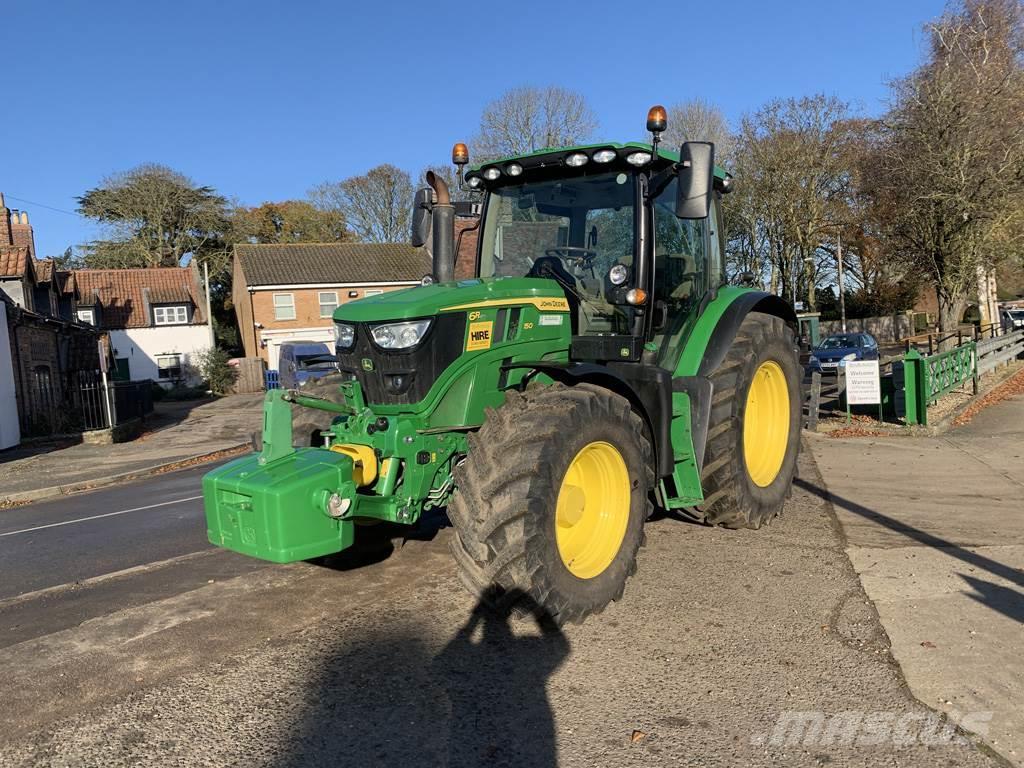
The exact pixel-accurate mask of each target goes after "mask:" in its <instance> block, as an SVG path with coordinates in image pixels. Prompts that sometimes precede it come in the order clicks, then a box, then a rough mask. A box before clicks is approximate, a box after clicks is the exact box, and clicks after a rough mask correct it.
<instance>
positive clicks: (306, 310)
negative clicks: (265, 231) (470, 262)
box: [232, 243, 430, 370]
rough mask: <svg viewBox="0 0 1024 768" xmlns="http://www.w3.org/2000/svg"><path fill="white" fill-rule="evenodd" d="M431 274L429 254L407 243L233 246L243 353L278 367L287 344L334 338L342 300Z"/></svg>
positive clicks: (394, 287) (401, 285)
mask: <svg viewBox="0 0 1024 768" xmlns="http://www.w3.org/2000/svg"><path fill="white" fill-rule="evenodd" d="M429 273H430V258H429V256H428V255H427V253H426V252H425V251H424V250H423V249H420V248H413V247H412V246H410V245H403V244H396V243H296V244H287V245H276V244H274V245H254V244H248V243H245V244H239V245H236V246H235V254H234V265H233V283H232V302H233V303H234V307H235V315H236V317H237V318H238V328H239V332H240V334H241V337H242V344H243V346H244V348H245V356H246V357H257V356H258V357H261V358H263V360H264V361H265V362H266V363H267V367H268V368H270V369H271V370H276V368H277V361H278V349H279V346H280V344H281V343H282V342H284V341H290V340H292V341H297V340H303V341H326V342H332V341H333V339H334V329H333V323H332V319H331V316H332V315H333V313H334V310H335V309H336V308H337V307H338V305H339V304H344V303H345V302H348V301H354V300H355V299H361V298H363V297H364V296H372V295H374V294H378V293H384V292H386V291H394V290H400V289H402V288H408V287H410V286H414V285H419V283H420V280H421V279H422V277H423V276H424V275H426V274H429Z"/></svg>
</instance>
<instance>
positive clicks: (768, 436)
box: [743, 360, 790, 488]
mask: <svg viewBox="0 0 1024 768" xmlns="http://www.w3.org/2000/svg"><path fill="white" fill-rule="evenodd" d="M789 415H790V414H789V386H788V384H787V383H786V374H784V373H783V372H782V367H781V366H780V365H779V364H778V363H776V362H775V361H774V360H765V361H764V362H763V363H761V365H760V366H758V369H757V371H755V372H754V379H753V381H751V382H750V389H749V390H748V391H747V407H746V411H745V412H744V416H743V458H744V460H745V461H746V465H747V473H748V474H749V475H750V479H751V480H753V481H754V483H756V484H757V485H759V486H760V487H762V488H765V487H767V486H769V485H771V484H772V482H773V481H774V480H775V478H776V477H778V476H779V470H780V469H782V461H783V459H785V458H786V446H787V445H788V444H789Z"/></svg>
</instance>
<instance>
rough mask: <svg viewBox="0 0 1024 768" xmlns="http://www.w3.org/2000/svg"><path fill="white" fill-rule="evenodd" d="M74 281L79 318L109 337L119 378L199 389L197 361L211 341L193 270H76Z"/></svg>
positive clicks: (202, 300)
mask: <svg viewBox="0 0 1024 768" xmlns="http://www.w3.org/2000/svg"><path fill="white" fill-rule="evenodd" d="M73 277H74V282H75V288H76V290H77V293H78V299H77V301H76V303H75V315H76V317H77V319H78V320H79V321H80V322H82V323H87V324H89V325H91V326H94V327H96V328H99V329H101V330H104V331H106V332H107V333H108V334H109V335H110V345H111V348H112V352H113V356H114V362H115V364H116V366H117V374H116V375H117V378H120V379H125V380H131V381H142V380H144V379H152V380H153V381H155V382H157V383H159V384H161V385H163V386H164V387H171V386H174V385H178V384H186V385H192V384H196V383H198V379H199V377H198V374H197V373H196V371H195V369H194V358H195V356H196V355H197V354H199V353H200V352H201V351H203V350H206V349H208V348H209V347H210V346H212V344H213V339H212V334H211V327H210V323H209V321H208V319H207V317H206V296H205V293H204V291H203V289H202V287H201V285H200V282H199V276H198V273H197V271H196V269H195V267H193V266H189V267H154V268H150V269H77V270H75V271H74V275H73Z"/></svg>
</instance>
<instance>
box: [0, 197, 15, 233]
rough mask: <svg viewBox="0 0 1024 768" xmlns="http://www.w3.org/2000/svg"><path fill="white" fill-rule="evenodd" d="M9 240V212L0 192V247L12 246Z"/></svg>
mask: <svg viewBox="0 0 1024 768" xmlns="http://www.w3.org/2000/svg"><path fill="white" fill-rule="evenodd" d="M13 244H14V240H12V239H11V212H10V211H9V210H7V206H6V205H5V204H4V193H3V192H0V246H4V245H13Z"/></svg>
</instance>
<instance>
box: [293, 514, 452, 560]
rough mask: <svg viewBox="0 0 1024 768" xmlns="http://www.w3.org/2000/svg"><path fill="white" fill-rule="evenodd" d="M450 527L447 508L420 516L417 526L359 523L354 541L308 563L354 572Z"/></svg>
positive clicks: (426, 539) (429, 539) (428, 539)
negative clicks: (341, 548)
mask: <svg viewBox="0 0 1024 768" xmlns="http://www.w3.org/2000/svg"><path fill="white" fill-rule="evenodd" d="M449 527H451V523H450V522H449V521H448V516H447V515H446V514H445V512H444V510H436V509H435V510H430V511H428V512H425V513H423V515H421V516H420V519H419V521H418V522H417V523H416V525H414V526H408V525H398V524H396V523H379V524H377V525H370V526H359V527H357V529H356V537H355V542H354V543H353V545H352V546H351V547H349V548H348V549H346V550H343V551H342V552H339V553H338V554H336V555H326V556H325V557H315V558H313V559H311V560H307V561H306V562H307V563H309V564H310V565H316V566H319V567H321V568H330V569H331V570H334V571H353V570H357V569H359V568H365V567H366V566H369V565H374V564H376V563H381V562H383V561H385V560H387V559H388V558H389V557H391V556H392V555H393V554H394V553H395V550H396V549H401V548H402V547H403V546H404V545H405V543H406V542H409V541H433V540H434V538H435V537H436V536H437V534H438V532H439V531H441V530H442V529H444V528H449Z"/></svg>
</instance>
